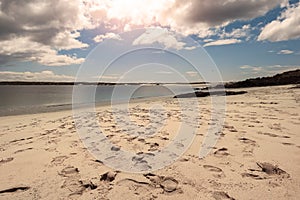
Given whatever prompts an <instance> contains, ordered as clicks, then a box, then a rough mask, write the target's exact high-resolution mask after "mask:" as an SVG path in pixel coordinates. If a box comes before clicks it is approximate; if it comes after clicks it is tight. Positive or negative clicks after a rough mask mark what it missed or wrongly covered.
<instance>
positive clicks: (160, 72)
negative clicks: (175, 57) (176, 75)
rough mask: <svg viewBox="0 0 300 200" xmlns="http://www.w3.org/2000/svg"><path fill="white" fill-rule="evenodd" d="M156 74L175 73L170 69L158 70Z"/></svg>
mask: <svg viewBox="0 0 300 200" xmlns="http://www.w3.org/2000/svg"><path fill="white" fill-rule="evenodd" d="M155 73H156V74H173V72H170V71H157V72H155Z"/></svg>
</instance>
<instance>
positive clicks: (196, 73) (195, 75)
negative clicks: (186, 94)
mask: <svg viewBox="0 0 300 200" xmlns="http://www.w3.org/2000/svg"><path fill="white" fill-rule="evenodd" d="M185 73H186V74H187V75H189V76H190V77H198V76H199V73H198V72H195V71H188V72H185Z"/></svg>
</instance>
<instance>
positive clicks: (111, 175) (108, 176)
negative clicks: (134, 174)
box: [100, 172, 117, 182]
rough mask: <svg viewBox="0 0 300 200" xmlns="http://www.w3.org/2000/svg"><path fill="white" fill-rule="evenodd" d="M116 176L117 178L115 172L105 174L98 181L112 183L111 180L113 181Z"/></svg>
mask: <svg viewBox="0 0 300 200" xmlns="http://www.w3.org/2000/svg"><path fill="white" fill-rule="evenodd" d="M116 176H117V172H106V173H104V174H102V175H101V177H100V181H107V182H112V181H113V180H115V177H116Z"/></svg>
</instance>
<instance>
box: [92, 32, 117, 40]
mask: <svg viewBox="0 0 300 200" xmlns="http://www.w3.org/2000/svg"><path fill="white" fill-rule="evenodd" d="M105 39H114V40H122V38H121V36H120V35H118V34H115V33H106V34H104V35H97V36H96V37H95V38H94V41H95V42H102V41H103V40H105Z"/></svg>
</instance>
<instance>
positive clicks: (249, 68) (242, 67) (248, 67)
mask: <svg viewBox="0 0 300 200" xmlns="http://www.w3.org/2000/svg"><path fill="white" fill-rule="evenodd" d="M240 68H241V69H246V70H250V71H253V72H256V73H258V72H259V71H262V70H263V68H262V67H255V66H250V65H243V66H241V67H240Z"/></svg>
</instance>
